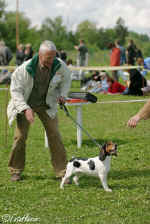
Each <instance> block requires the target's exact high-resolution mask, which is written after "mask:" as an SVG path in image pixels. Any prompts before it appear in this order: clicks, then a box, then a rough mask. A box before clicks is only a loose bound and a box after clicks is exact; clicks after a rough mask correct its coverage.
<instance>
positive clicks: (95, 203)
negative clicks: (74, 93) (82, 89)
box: [0, 82, 150, 224]
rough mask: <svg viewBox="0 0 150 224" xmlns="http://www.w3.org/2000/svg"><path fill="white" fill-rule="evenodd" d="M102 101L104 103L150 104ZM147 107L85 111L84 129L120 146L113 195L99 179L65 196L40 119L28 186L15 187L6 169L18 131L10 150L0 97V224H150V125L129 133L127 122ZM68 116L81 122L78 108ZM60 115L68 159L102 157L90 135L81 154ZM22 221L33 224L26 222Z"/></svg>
mask: <svg viewBox="0 0 150 224" xmlns="http://www.w3.org/2000/svg"><path fill="white" fill-rule="evenodd" d="M72 87H73V88H72V90H79V89H78V87H79V85H78V84H77V83H76V82H74V83H73V85H72ZM97 96H98V101H100V102H102V101H110V100H126V99H129V100H130V99H146V98H145V97H131V96H107V95H103V96H102V95H97ZM143 105H144V103H142V102H141V103H119V104H99V103H96V104H89V105H85V106H83V126H84V128H85V129H86V130H87V131H88V132H89V133H90V134H91V135H92V136H93V137H94V138H95V139H96V140H97V141H98V142H99V143H100V144H102V143H104V142H106V141H107V140H112V141H114V142H116V143H117V144H118V157H115V158H112V166H111V171H110V173H109V178H108V184H109V186H110V187H111V188H112V190H113V192H112V193H108V192H104V190H103V189H102V186H101V184H100V181H99V180H98V179H97V178H94V177H81V179H80V186H79V187H77V186H75V185H74V184H72V185H68V186H65V189H64V190H60V189H59V184H60V182H58V181H56V180H55V176H54V173H53V170H52V166H51V163H50V159H49V152H48V150H47V149H45V147H44V130H43V127H42V126H41V123H40V121H39V120H38V119H37V120H36V122H35V124H34V125H33V126H31V129H30V134H29V138H28V141H27V158H26V168H25V171H24V174H23V175H24V180H23V181H20V182H18V183H12V182H10V175H9V172H8V168H7V164H8V158H9V154H10V151H11V145H12V141H13V129H14V126H13V127H12V128H9V130H8V146H7V147H5V142H4V136H5V132H4V130H5V129H4V128H5V109H4V107H5V93H2V92H0V141H1V145H0V158H1V160H0V223H30V224H32V223H41V224H133V223H135V224H149V223H150V121H141V122H140V123H139V125H138V127H137V128H136V129H129V128H127V127H126V123H127V121H128V119H129V118H130V117H131V116H132V115H134V114H135V113H136V112H137V111H138V110H139V108H141V107H142V106H143ZM69 111H70V113H71V114H72V116H74V117H76V111H75V108H74V107H69ZM58 113H59V121H60V123H59V124H60V131H61V135H62V138H63V142H64V145H65V147H66V150H67V154H68V159H70V158H71V157H72V156H81V157H94V156H97V155H98V153H99V149H98V148H97V146H96V145H94V144H93V143H92V142H91V140H90V139H89V138H88V137H87V136H86V135H85V134H83V145H82V148H81V149H77V146H76V127H75V125H74V124H73V123H72V121H71V120H70V119H69V118H68V117H66V115H65V113H64V112H63V111H61V110H60V109H59V112H58ZM6 216H7V219H6ZM4 217H5V219H4ZM23 217H28V220H29V219H30V221H29V222H28V221H25V219H24V220H23ZM21 218H22V220H21ZM31 218H33V219H32V220H31ZM19 221H20V222H19Z"/></svg>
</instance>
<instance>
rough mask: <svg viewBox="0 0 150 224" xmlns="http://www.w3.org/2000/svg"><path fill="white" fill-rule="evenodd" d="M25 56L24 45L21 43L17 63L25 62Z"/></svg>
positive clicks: (17, 52) (18, 48)
mask: <svg viewBox="0 0 150 224" xmlns="http://www.w3.org/2000/svg"><path fill="white" fill-rule="evenodd" d="M24 58H25V54H24V46H23V44H19V45H18V47H17V51H16V65H18V66H19V65H21V64H22V63H23V62H24Z"/></svg>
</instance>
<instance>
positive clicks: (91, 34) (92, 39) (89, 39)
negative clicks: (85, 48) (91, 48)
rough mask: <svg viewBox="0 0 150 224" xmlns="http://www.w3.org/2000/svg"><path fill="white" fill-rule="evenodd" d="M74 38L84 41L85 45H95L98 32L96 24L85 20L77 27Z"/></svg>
mask: <svg viewBox="0 0 150 224" xmlns="http://www.w3.org/2000/svg"><path fill="white" fill-rule="evenodd" d="M76 38H78V39H84V40H85V42H86V43H87V45H91V44H92V45H96V46H97V40H98V32H97V28H96V24H95V23H94V22H90V21H89V20H85V21H83V22H82V23H80V24H79V25H78V26H77V31H76Z"/></svg>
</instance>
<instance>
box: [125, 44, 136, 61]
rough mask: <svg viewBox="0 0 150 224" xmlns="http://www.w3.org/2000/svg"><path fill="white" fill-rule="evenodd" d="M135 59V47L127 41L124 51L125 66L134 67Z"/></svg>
mask: <svg viewBox="0 0 150 224" xmlns="http://www.w3.org/2000/svg"><path fill="white" fill-rule="evenodd" d="M135 58H136V45H135V44H134V41H133V40H129V42H128V46H127V49H126V59H127V64H129V65H134V64H135Z"/></svg>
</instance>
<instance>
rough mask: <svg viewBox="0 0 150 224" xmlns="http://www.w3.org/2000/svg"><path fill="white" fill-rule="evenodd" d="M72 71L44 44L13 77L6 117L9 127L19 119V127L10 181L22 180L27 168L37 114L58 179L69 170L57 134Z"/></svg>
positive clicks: (53, 47) (16, 134)
mask: <svg viewBox="0 0 150 224" xmlns="http://www.w3.org/2000/svg"><path fill="white" fill-rule="evenodd" d="M70 84H71V81H70V71H69V70H68V68H67V66H66V65H65V63H64V62H63V61H62V60H61V59H58V58H56V47H55V44H54V43H53V42H51V41H44V42H43V43H42V44H41V45H40V48H39V52H38V54H36V55H35V56H34V57H33V58H32V59H30V60H28V61H26V62H24V63H23V64H22V65H21V66H19V67H18V68H17V69H16V70H15V72H14V73H13V74H12V79H11V86H10V94H11V100H10V102H9V105H8V109H7V113H8V120H9V124H10V125H11V123H12V121H13V120H14V119H15V118H16V120H17V127H16V131H15V137H14V143H13V147H12V152H11V155H10V160H9V168H10V171H11V180H12V181H18V180H20V179H21V172H22V171H23V170H24V166H25V144H26V139H27V136H28V131H29V127H30V124H32V123H33V122H34V114H35V113H36V114H37V115H38V117H39V119H40V120H41V121H42V124H43V126H44V128H45V130H46V134H47V138H48V143H49V147H50V153H51V160H52V165H53V168H54V171H55V174H56V177H62V176H63V175H64V173H65V168H66V163H67V159H66V151H65V148H64V145H63V143H62V141H61V137H60V134H59V130H58V120H57V115H56V114H57V103H64V102H65V97H66V96H67V93H68V91H69V88H70Z"/></svg>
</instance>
